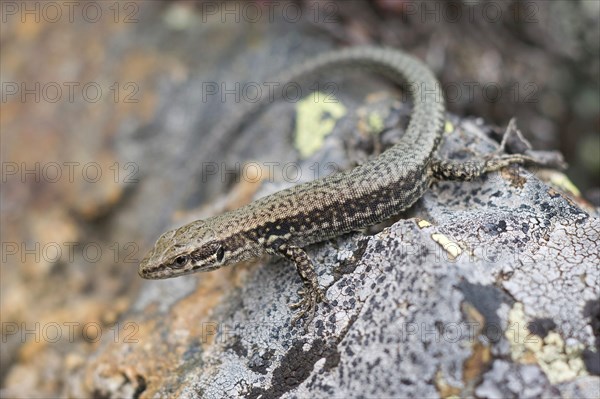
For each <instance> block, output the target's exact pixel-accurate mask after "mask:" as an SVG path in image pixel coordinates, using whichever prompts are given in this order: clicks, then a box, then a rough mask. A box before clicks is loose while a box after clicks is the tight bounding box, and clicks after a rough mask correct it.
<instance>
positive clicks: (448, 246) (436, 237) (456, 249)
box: [431, 233, 462, 260]
mask: <svg viewBox="0 0 600 399" xmlns="http://www.w3.org/2000/svg"><path fill="white" fill-rule="evenodd" d="M431 238H432V239H433V241H435V242H437V243H438V244H440V245H441V246H442V248H444V251H446V253H448V256H449V258H450V260H454V259H456V258H458V257H459V256H460V254H462V249H461V248H460V245H458V243H457V242H456V241H453V240H451V239H450V238H448V237H447V236H445V235H444V234H440V233H433V234H432V235H431Z"/></svg>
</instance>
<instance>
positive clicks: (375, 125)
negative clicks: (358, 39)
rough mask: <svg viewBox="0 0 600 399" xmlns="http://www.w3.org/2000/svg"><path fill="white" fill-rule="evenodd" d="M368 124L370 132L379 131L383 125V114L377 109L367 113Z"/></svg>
mask: <svg viewBox="0 0 600 399" xmlns="http://www.w3.org/2000/svg"><path fill="white" fill-rule="evenodd" d="M368 124H369V127H370V130H371V132H373V133H379V132H381V131H382V130H383V128H384V127H385V125H384V123H383V116H382V115H381V114H380V113H379V112H377V111H373V112H371V113H370V114H369V117H368Z"/></svg>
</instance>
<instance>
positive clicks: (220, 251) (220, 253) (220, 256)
mask: <svg viewBox="0 0 600 399" xmlns="http://www.w3.org/2000/svg"><path fill="white" fill-rule="evenodd" d="M224 256H225V250H224V249H223V247H222V246H221V247H219V249H217V262H221V261H222V260H223V257H224Z"/></svg>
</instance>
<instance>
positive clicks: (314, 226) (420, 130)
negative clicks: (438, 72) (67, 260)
mask: <svg viewBox="0 0 600 399" xmlns="http://www.w3.org/2000/svg"><path fill="white" fill-rule="evenodd" d="M346 67H351V68H361V69H366V70H368V71H374V72H376V73H379V74H383V75H384V76H386V77H387V78H389V79H391V80H392V81H393V82H395V83H397V84H400V85H403V86H404V87H405V88H406V89H407V90H408V92H409V94H410V96H411V99H412V102H413V111H412V116H411V118H410V123H409V124H408V128H407V130H406V132H405V134H404V136H403V137H402V139H401V141H400V142H399V143H398V144H396V145H395V146H393V147H391V148H390V149H388V150H387V151H385V152H384V153H383V154H381V155H380V156H379V157H377V158H375V159H373V160H371V161H370V162H367V163H364V164H362V165H360V166H358V167H356V168H354V169H352V170H349V171H346V172H342V173H338V174H336V175H333V176H329V177H327V178H324V179H320V180H315V181H312V182H309V183H304V184H300V185H297V186H295V187H292V188H289V189H286V190H283V191H280V192H277V193H275V194H272V195H269V196H267V197H264V198H261V199H259V200H257V201H254V202H252V203H250V204H248V205H246V206H244V207H242V208H239V209H237V210H234V211H231V212H227V213H225V214H222V215H219V216H214V217H211V218H208V219H205V220H198V221H195V222H193V223H190V224H188V225H185V226H183V227H180V228H178V229H175V230H171V231H168V232H166V233H165V234H163V235H162V236H161V237H160V238H159V239H158V241H157V242H156V244H155V246H154V248H153V249H152V250H151V251H150V252H149V253H148V255H147V256H146V257H145V258H144V260H143V261H142V262H141V264H140V269H139V274H140V276H142V277H144V278H151V279H160V278H169V277H175V276H180V275H183V274H188V273H194V272H200V271H202V272H205V271H210V270H214V269H217V268H220V267H223V266H226V265H231V264H235V263H238V262H241V261H243V260H248V259H252V258H256V257H260V256H261V255H262V254H264V253H269V254H275V255H279V256H282V257H285V258H287V259H290V260H291V261H292V262H294V263H295V265H296V267H297V269H298V273H299V274H300V276H301V277H302V279H303V281H304V282H305V285H306V289H305V291H304V292H303V293H302V296H301V300H300V302H299V303H297V304H295V305H294V306H296V307H299V308H300V309H301V310H300V312H299V313H298V314H297V315H296V317H295V318H294V321H295V320H297V319H298V318H300V317H302V316H303V315H304V314H306V313H309V314H308V316H309V318H308V320H307V323H309V322H310V321H311V320H312V316H313V315H314V311H315V307H316V303H317V302H319V301H325V294H324V292H323V291H322V290H321V289H320V288H319V285H318V281H317V278H316V274H315V271H314V267H313V265H312V263H311V261H310V259H309V257H308V255H307V254H306V252H305V251H304V250H303V249H302V248H303V247H305V246H307V245H309V244H312V243H315V242H319V241H323V240H326V239H328V238H331V237H335V236H339V235H341V234H344V233H347V232H350V231H353V230H359V229H363V228H365V227H368V226H372V225H374V224H377V223H379V222H382V221H384V220H386V219H388V218H390V217H391V216H394V215H397V214H398V213H400V212H402V211H403V210H405V209H407V208H409V207H410V206H411V205H412V204H413V203H415V201H417V200H418V199H419V198H420V197H421V196H422V195H423V194H424V192H425V190H427V188H428V187H429V184H430V182H431V180H432V178H434V177H435V178H437V177H442V178H444V179H452V178H459V179H462V180H468V179H472V178H475V177H477V176H478V175H480V174H482V173H485V172H488V171H490V170H495V169H498V168H500V167H502V166H506V165H507V164H508V163H510V162H518V163H520V162H521V161H523V159H521V158H519V157H518V156H517V157H515V156H512V158H510V161H509V160H508V159H507V161H506V162H504V161H503V160H502V157H500V158H494V163H493V165H492V164H490V160H484V161H481V162H480V163H479V164H477V166H476V167H475V168H473V162H471V163H470V164H469V168H463V167H461V164H458V163H454V162H446V161H439V160H436V159H435V158H434V152H435V150H436V148H437V146H438V144H439V142H440V140H441V136H442V125H443V118H444V112H445V111H444V103H443V96H442V93H441V89H440V85H439V83H438V82H437V80H436V78H435V77H434V75H433V74H432V72H431V71H430V70H429V69H428V68H427V67H426V66H425V65H424V64H422V63H421V62H420V61H418V60H417V59H415V58H413V57H412V56H410V55H407V54H405V53H403V52H400V51H397V50H392V49H384V48H374V47H355V48H349V49H344V50H340V51H334V52H331V53H327V54H325V55H321V56H319V57H317V58H315V59H314V60H311V61H308V62H306V63H304V64H302V65H300V66H299V67H298V68H296V69H294V70H292V71H291V72H290V73H289V74H288V76H287V77H284V78H281V79H280V80H278V81H279V82H281V83H286V82H288V81H298V80H306V79H309V78H310V77H311V76H314V75H315V74H319V73H322V72H324V71H338V70H339V69H340V68H346ZM263 105H264V102H263V103H261V104H258V106H253V108H251V109H250V111H249V112H246V113H247V114H250V115H251V116H252V115H254V113H255V111H256V110H258V109H259V108H260V107H261V106H263ZM242 125H243V122H242V121H240V120H235V118H234V120H233V121H232V122H231V123H229V125H228V126H227V127H226V129H225V130H231V129H237V128H240V127H242ZM499 159H500V160H499ZM490 165H491V166H490Z"/></svg>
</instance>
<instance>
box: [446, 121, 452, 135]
mask: <svg viewBox="0 0 600 399" xmlns="http://www.w3.org/2000/svg"><path fill="white" fill-rule="evenodd" d="M453 131H454V125H453V124H452V122H450V121H446V123H444V133H452V132H453Z"/></svg>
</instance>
